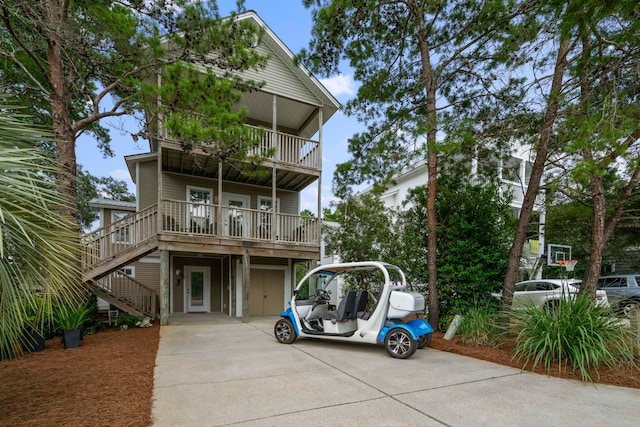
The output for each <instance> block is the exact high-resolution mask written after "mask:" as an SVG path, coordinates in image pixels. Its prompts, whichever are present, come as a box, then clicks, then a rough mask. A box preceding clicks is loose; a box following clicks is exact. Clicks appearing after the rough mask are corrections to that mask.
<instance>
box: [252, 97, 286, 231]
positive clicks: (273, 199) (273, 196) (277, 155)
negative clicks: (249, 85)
mask: <svg viewBox="0 0 640 427" xmlns="http://www.w3.org/2000/svg"><path fill="white" fill-rule="evenodd" d="M273 138H274V140H275V141H276V153H275V156H274V157H275V158H274V161H273V167H272V169H271V229H270V230H269V232H270V233H271V241H272V242H275V241H276V230H277V226H276V221H277V219H276V208H277V206H276V205H277V204H276V175H277V172H278V171H277V167H276V165H277V164H278V163H279V162H280V148H281V147H280V144H279V143H277V142H278V97H277V96H276V95H273ZM258 209H260V206H258Z"/></svg>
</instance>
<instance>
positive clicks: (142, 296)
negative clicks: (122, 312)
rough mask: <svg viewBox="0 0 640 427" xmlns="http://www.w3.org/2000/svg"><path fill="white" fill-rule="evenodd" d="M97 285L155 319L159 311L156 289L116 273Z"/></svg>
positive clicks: (118, 272)
mask: <svg viewBox="0 0 640 427" xmlns="http://www.w3.org/2000/svg"><path fill="white" fill-rule="evenodd" d="M95 284H96V285H97V286H98V287H100V288H101V289H102V290H103V291H105V292H107V293H108V294H110V295H113V296H114V297H117V298H118V299H120V300H122V301H124V302H126V303H127V304H129V305H131V306H133V307H136V308H137V309H138V310H140V311H142V312H143V313H145V314H146V315H148V316H150V317H155V315H156V311H157V308H156V291H155V289H153V288H150V287H148V286H145V285H143V284H142V283H140V282H138V281H137V280H136V279H135V278H133V277H131V276H129V275H128V274H126V273H124V272H122V271H114V272H112V273H111V274H109V275H107V276H104V277H102V278H100V279H98V280H97V281H96V282H95Z"/></svg>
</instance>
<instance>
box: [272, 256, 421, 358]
mask: <svg viewBox="0 0 640 427" xmlns="http://www.w3.org/2000/svg"><path fill="white" fill-rule="evenodd" d="M354 288H355V289H354ZM289 304H290V307H289V308H288V309H287V310H286V311H284V312H283V313H281V314H280V316H281V319H280V320H278V321H277V322H276V324H275V327H274V334H275V336H276V339H277V340H278V341H279V342H281V343H283V344H292V343H293V342H294V341H295V340H296V339H297V338H298V337H307V338H320V339H327V340H339V341H351V342H360V343H367V344H382V345H384V347H385V349H386V350H387V352H388V353H389V355H390V356H392V357H395V358H398V359H407V358H409V357H411V356H412V355H413V354H414V353H415V351H416V349H418V348H423V347H426V346H428V345H429V342H430V341H431V333H432V332H433V328H432V327H431V325H429V323H428V322H427V321H426V320H424V319H421V318H419V316H418V314H419V313H421V312H422V311H423V310H424V306H425V304H424V297H423V296H422V294H420V293H417V292H409V291H408V289H407V281H406V278H405V275H404V273H403V272H402V270H401V269H400V268H398V267H396V266H394V265H391V264H387V263H382V262H376V261H363V262H353V263H344V264H329V265H322V266H319V267H317V268H315V269H313V270H311V271H310V272H309V273H307V274H306V275H305V277H304V278H303V279H302V280H301V281H300V283H299V284H298V286H297V287H296V289H295V291H294V295H293V298H292V299H291V301H290V303H289Z"/></svg>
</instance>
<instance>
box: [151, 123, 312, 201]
mask: <svg viewBox="0 0 640 427" xmlns="http://www.w3.org/2000/svg"><path fill="white" fill-rule="evenodd" d="M246 126H247V127H248V128H250V129H251V132H252V134H253V136H254V138H255V139H256V140H257V141H259V143H258V145H257V146H256V147H255V148H254V149H253V151H252V152H250V153H249V154H250V155H262V156H263V157H265V161H264V162H263V163H262V164H259V165H258V164H252V163H249V162H247V163H246V164H244V165H243V167H242V169H239V168H238V167H237V166H234V165H229V164H223V165H222V170H219V167H220V165H219V164H218V162H215V161H214V160H212V159H210V158H208V157H207V156H205V154H204V153H202V152H198V151H195V150H194V152H191V153H185V152H184V151H183V149H182V147H181V145H180V142H179V141H177V140H175V139H171V138H170V137H169V136H168V135H167V134H166V133H164V134H162V135H161V141H159V142H160V147H161V149H162V170H163V171H165V172H173V173H180V174H187V175H194V176H199V177H207V178H213V179H217V178H219V173H221V174H222V179H223V180H227V181H233V182H239V183H244V184H252V185H260V186H268V187H270V186H271V185H272V183H273V181H272V180H273V179H275V181H276V182H275V184H276V188H279V189H284V190H291V191H301V190H303V189H304V188H306V187H307V186H308V185H310V184H311V183H313V182H314V181H316V180H317V179H318V178H319V177H320V172H321V169H322V159H321V150H320V143H319V142H318V141H314V140H311V139H307V138H302V137H299V136H296V135H291V134H288V133H285V132H279V131H278V132H274V131H273V130H268V129H264V128H259V127H256V126H250V125H246ZM268 153H274V154H273V155H269V156H267V154H268ZM274 167H275V174H273V173H272V172H273V170H274Z"/></svg>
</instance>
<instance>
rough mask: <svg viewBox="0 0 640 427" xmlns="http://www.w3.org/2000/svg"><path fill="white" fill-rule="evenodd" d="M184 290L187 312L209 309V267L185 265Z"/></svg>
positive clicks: (206, 310)
mask: <svg viewBox="0 0 640 427" xmlns="http://www.w3.org/2000/svg"><path fill="white" fill-rule="evenodd" d="M184 291H185V302H186V306H187V307H186V308H187V309H186V311H187V312H209V311H210V310H211V309H210V301H211V297H210V295H211V269H210V267H201V266H185V267H184Z"/></svg>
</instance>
